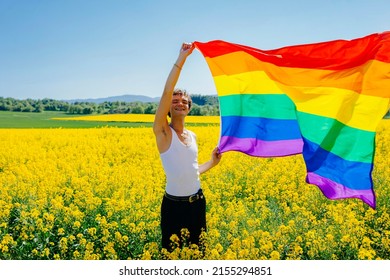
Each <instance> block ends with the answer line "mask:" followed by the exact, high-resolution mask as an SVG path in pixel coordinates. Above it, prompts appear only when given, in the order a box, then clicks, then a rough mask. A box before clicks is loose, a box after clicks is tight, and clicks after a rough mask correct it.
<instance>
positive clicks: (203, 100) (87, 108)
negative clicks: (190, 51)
mask: <svg viewBox="0 0 390 280" xmlns="http://www.w3.org/2000/svg"><path fill="white" fill-rule="evenodd" d="M191 98H192V101H193V105H192V108H191V111H190V115H193V116H217V115H219V103H218V97H217V96H216V95H215V96H212V95H206V96H204V95H192V96H191ZM157 106H158V103H156V102H123V101H114V102H108V101H106V102H103V103H93V102H74V103H69V102H66V101H60V100H55V99H49V98H44V99H38V100H36V99H24V100H19V99H14V98H11V97H7V98H4V97H0V111H14V112H37V113H39V112H43V111H62V112H66V113H68V114H154V113H155V112H156V109H157Z"/></svg>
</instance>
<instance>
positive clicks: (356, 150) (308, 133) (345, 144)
mask: <svg viewBox="0 0 390 280" xmlns="http://www.w3.org/2000/svg"><path fill="white" fill-rule="evenodd" d="M194 44H195V47H196V48H197V49H198V50H199V51H200V52H201V53H202V54H203V56H204V57H205V59H206V62H207V64H208V66H209V68H210V71H211V74H212V76H213V79H214V83H215V86H216V89H217V92H218V98H219V102H220V112H221V113H220V114H221V135H220V141H219V148H220V150H221V152H226V151H240V152H243V153H245V154H248V155H252V156H259V157H273V156H287V155H292V154H298V153H302V154H303V158H304V161H305V164H306V168H307V177H306V181H307V182H308V183H310V184H314V185H317V186H318V187H319V188H320V190H321V191H322V192H323V194H324V195H325V196H326V197H327V198H329V199H342V198H359V199H361V200H362V201H364V202H365V203H367V204H368V205H369V206H371V207H372V208H375V207H376V202H375V193H374V190H373V182H372V177H371V173H372V169H373V160H374V151H375V133H376V128H377V125H378V124H379V122H380V120H381V119H382V118H383V116H384V115H385V114H386V113H387V111H388V110H389V105H390V32H385V33H380V34H372V35H369V36H366V37H363V38H358V39H354V40H335V41H329V42H322V43H315V44H306V45H297V46H289V47H284V48H280V49H276V50H266V51H265V50H260V49H255V48H252V47H247V46H243V45H238V44H232V43H228V42H224V41H211V42H207V43H201V42H194Z"/></svg>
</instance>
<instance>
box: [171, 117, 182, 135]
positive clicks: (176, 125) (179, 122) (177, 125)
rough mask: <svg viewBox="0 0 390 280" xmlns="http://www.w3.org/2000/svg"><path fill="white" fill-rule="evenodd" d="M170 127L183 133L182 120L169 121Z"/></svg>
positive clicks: (173, 119)
mask: <svg viewBox="0 0 390 280" xmlns="http://www.w3.org/2000/svg"><path fill="white" fill-rule="evenodd" d="M170 126H171V127H172V128H173V129H174V130H175V131H176V132H180V133H183V131H184V119H176V118H172V119H171V124H170Z"/></svg>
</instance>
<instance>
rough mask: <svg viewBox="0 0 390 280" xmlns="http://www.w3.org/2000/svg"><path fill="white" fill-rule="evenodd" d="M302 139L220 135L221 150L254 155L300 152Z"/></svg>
mask: <svg viewBox="0 0 390 280" xmlns="http://www.w3.org/2000/svg"><path fill="white" fill-rule="evenodd" d="M302 148H303V141H302V139H293V140H278V141H263V140H259V139H256V138H237V137H231V136H222V137H221V139H220V141H219V149H220V151H221V152H227V151H238V152H243V153H245V154H248V155H251V156H256V157H278V156H287V155H295V154H300V153H302Z"/></svg>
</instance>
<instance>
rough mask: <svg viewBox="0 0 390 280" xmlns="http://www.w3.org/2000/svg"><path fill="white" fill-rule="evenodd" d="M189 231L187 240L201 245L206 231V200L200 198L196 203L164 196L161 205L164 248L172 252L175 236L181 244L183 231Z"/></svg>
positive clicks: (180, 244)
mask: <svg viewBox="0 0 390 280" xmlns="http://www.w3.org/2000/svg"><path fill="white" fill-rule="evenodd" d="M184 228H186V229H188V231H189V233H190V237H189V238H188V239H187V240H186V241H187V242H188V243H190V244H197V245H200V244H199V236H200V234H201V233H202V230H203V231H206V199H205V197H204V196H203V198H200V199H198V200H196V201H194V202H189V201H175V200H172V199H169V198H167V197H166V196H164V198H163V201H162V204H161V233H162V247H163V248H165V249H167V250H168V251H171V250H172V244H171V243H172V241H171V240H170V238H171V236H172V235H173V234H176V235H177V236H178V237H179V239H180V243H179V246H180V247H181V246H182V245H183V243H182V238H181V229H184Z"/></svg>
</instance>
